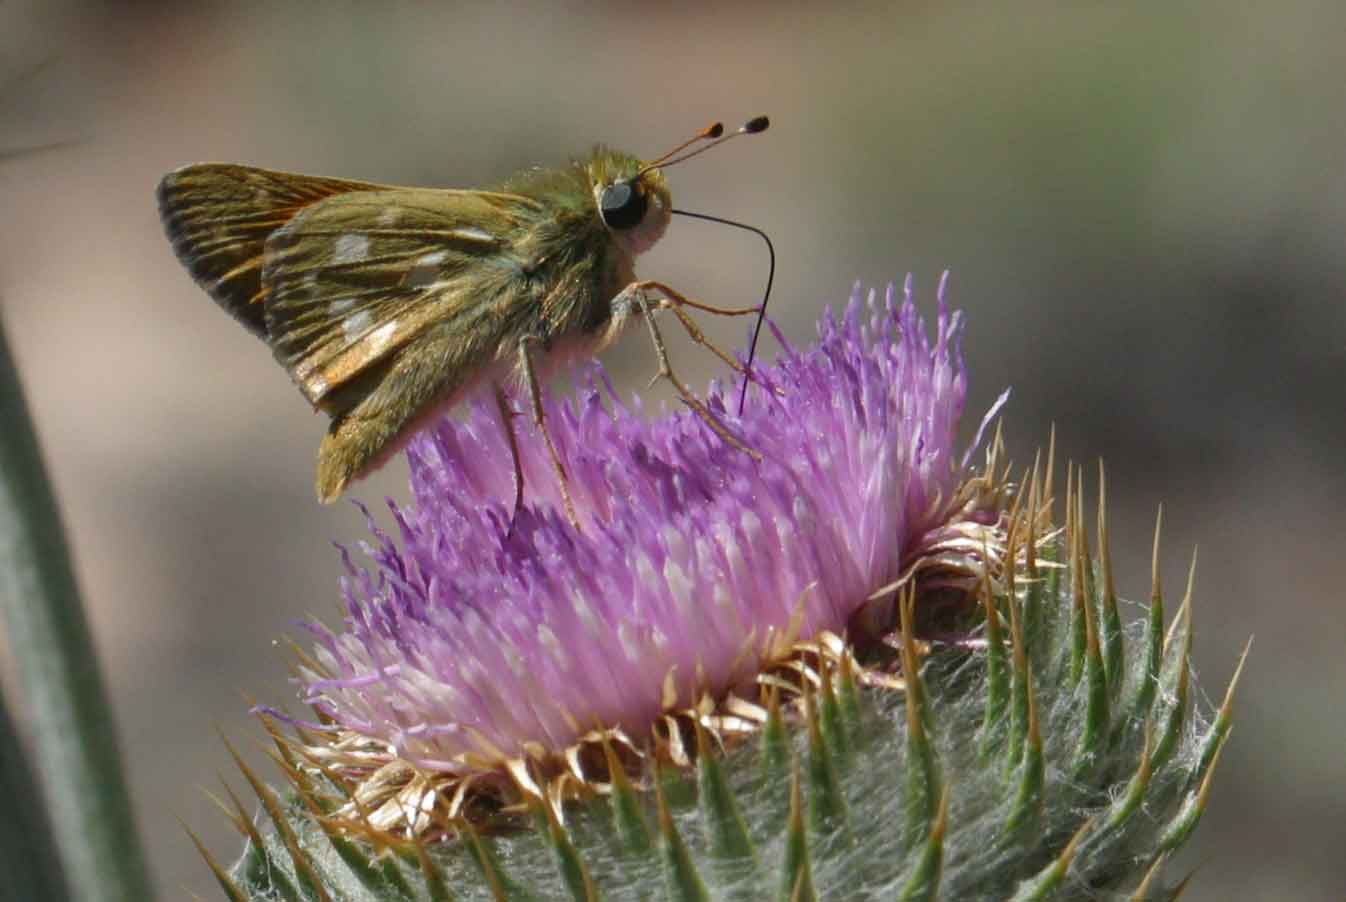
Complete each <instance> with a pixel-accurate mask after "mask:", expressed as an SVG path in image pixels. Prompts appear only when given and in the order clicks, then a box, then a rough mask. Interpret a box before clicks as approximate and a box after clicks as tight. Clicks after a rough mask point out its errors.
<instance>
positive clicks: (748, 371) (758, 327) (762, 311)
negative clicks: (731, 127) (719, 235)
mask: <svg viewBox="0 0 1346 902" xmlns="http://www.w3.org/2000/svg"><path fill="white" fill-rule="evenodd" d="M761 118H762V119H763V120H765V118H766V117H765V116H763V117H761ZM752 121H753V122H756V121H757V120H756V119H754V120H752ZM748 124H749V125H751V124H752V123H751V122H750V123H748ZM745 128H746V126H745ZM762 128H766V125H765V124H764V125H762ZM758 131H761V129H758ZM744 134H751V132H746V133H744ZM730 137H733V135H730ZM673 212H674V213H676V214H678V215H679V216H689V217H691V218H692V219H704V220H706V221H707V222H718V223H719V224H720V225H727V226H733V227H734V228H736V229H743V230H744V231H745V232H752V233H753V234H754V235H758V236H760V237H761V239H762V240H763V241H765V242H766V252H767V255H768V256H769V258H770V261H771V262H770V264H769V265H768V267H767V271H766V291H764V292H763V293H762V306H761V307H759V308H758V310H757V323H756V324H755V325H754V326H753V328H752V340H751V341H749V342H748V362H747V363H746V364H745V365H744V367H743V388H742V390H740V391H739V395H738V415H739V416H743V404H744V402H745V401H746V400H747V398H748V382H749V380H750V379H751V378H752V361H753V356H754V355H755V354H756V353H757V336H758V335H760V334H761V333H762V320H763V319H764V318H765V317H766V305H767V301H769V300H771V283H772V282H774V281H775V279H776V247H775V245H773V244H772V243H771V238H770V236H768V235H767V233H766V232H764V231H762V230H761V229H759V228H757V226H751V225H748V224H747V223H746V222H737V221H735V220H733V219H725V218H723V217H720V216H711V215H710V214H709V213H691V212H689V211H687V210H677V209H675V210H673Z"/></svg>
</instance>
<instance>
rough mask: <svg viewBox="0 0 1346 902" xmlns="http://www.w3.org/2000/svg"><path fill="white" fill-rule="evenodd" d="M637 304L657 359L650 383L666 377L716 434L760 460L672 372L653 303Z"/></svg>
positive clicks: (644, 301) (759, 457)
mask: <svg viewBox="0 0 1346 902" xmlns="http://www.w3.org/2000/svg"><path fill="white" fill-rule="evenodd" d="M636 296H637V297H641V295H640V293H639V292H638V291H637V292H636ZM637 304H638V308H637V309H638V310H639V311H640V313H641V314H643V315H644V317H645V325H647V326H649V328H650V339H651V340H652V341H653V342H654V354H655V356H656V357H657V358H658V360H659V372H657V373H655V375H654V378H653V379H651V380H650V384H651V385H653V384H654V383H655V382H657V381H659V380H660V379H667V380H668V381H669V382H670V383H672V385H673V388H674V389H676V390H677V392H678V396H679V397H681V398H682V401H683V403H684V404H686V405H687V406H688V407H690V408H692V410H693V411H694V412H695V413H696V415H697V416H699V417H701V419H703V420H705V421H706V425H708V426H710V428H711V429H712V430H714V432H715V434H716V435H718V436H719V437H720V438H722V439H724V440H725V441H726V442H727V443H729V444H730V445H732V446H733V447H735V448H737V449H738V450H740V451H742V452H743V453H744V454H747V455H748V456H749V457H751V458H752V459H753V460H761V459H762V455H761V454H760V453H759V452H757V451H755V450H753V449H752V448H749V447H748V446H747V445H745V444H743V442H742V440H740V439H739V438H738V436H736V435H734V433H732V432H730V431H729V427H728V426H726V425H724V423H722V422H720V418H719V417H717V416H715V414H714V413H712V412H711V410H710V408H709V407H707V406H706V405H705V404H704V403H702V402H701V400H700V399H699V398H697V396H696V395H694V394H692V390H691V389H689V388H688V387H687V385H686V383H684V382H683V381H682V380H681V379H679V378H678V376H677V374H676V373H674V372H673V366H672V364H670V363H669V360H668V349H667V348H665V347H664V337H663V335H661V334H660V332H659V326H658V325H657V324H656V323H655V322H654V307H655V305H653V304H651V303H649V302H648V301H646V300H640V301H638V302H637Z"/></svg>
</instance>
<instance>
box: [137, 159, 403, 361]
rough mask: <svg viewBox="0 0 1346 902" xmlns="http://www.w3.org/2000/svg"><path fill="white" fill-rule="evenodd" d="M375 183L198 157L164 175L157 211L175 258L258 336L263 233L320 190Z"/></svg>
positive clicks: (326, 193) (321, 195)
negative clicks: (191, 162) (192, 161)
mask: <svg viewBox="0 0 1346 902" xmlns="http://www.w3.org/2000/svg"><path fill="white" fill-rule="evenodd" d="M379 187H380V186H378V185H374V184H371V183H369V182H356V181H349V180H346V179H332V178H322V177H319V176H309V175H297V174H294V173H288V172H274V171H272V170H269V169H258V168H255V167H252V166H239V165H235V164H231V163H198V164H196V165H192V166H184V167H183V168H181V169H178V170H175V171H174V172H170V173H169V174H168V175H166V176H164V178H163V181H161V182H160V183H159V191H158V197H159V215H160V217H161V218H162V220H163V225H164V231H165V232H167V233H168V238H169V240H170V241H171V242H172V244H173V250H174V251H175V252H176V253H177V256H178V259H179V260H181V261H182V264H183V266H185V267H186V268H187V271H188V272H190V273H191V274H192V277H193V278H194V279H196V281H197V283H198V284H199V285H201V286H202V287H203V288H205V289H206V291H207V292H209V294H210V296H211V297H212V298H214V299H215V301H216V302H217V303H218V304H219V305H220V306H221V307H223V308H224V309H225V310H227V311H229V313H231V314H232V315H233V316H234V317H236V318H237V319H238V320H239V321H240V322H242V323H243V324H244V325H245V326H247V327H248V329H250V330H251V331H252V332H253V333H255V334H257V335H259V336H261V337H262V338H265V337H266V323H265V308H264V304H263V301H264V300H265V297H266V289H265V287H264V286H263V284H262V254H263V248H264V246H265V244H266V239H267V238H268V237H269V236H270V235H271V233H273V232H274V231H275V230H276V229H278V228H280V227H281V226H284V225H285V224H286V223H288V222H289V221H290V220H291V219H293V218H294V216H295V215H296V214H298V213H299V212H300V211H301V210H303V209H305V208H307V207H309V206H311V205H313V204H315V203H318V202H319V201H322V200H324V199H325V198H329V197H333V196H335V195H338V194H343V193H346V192H351V191H368V190H371V189H373V190H377V189H378V188H379Z"/></svg>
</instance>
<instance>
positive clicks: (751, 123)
mask: <svg viewBox="0 0 1346 902" xmlns="http://www.w3.org/2000/svg"><path fill="white" fill-rule="evenodd" d="M715 124H716V125H719V124H720V123H718V122H717V123H715ZM769 125H771V120H770V119H768V118H767V117H765V116H754V117H753V118H752V119H749V120H748V121H747V122H745V123H743V124H742V125H740V126H739V127H738V131H734V132H730V133H729V134H727V135H724V136H723V137H720V135H719V134H716V135H706V137H708V138H714V140H712V141H711V142H710V143H709V144H706V145H704V146H702V147H698V148H697V149H696V150H693V151H692V152H691V153H685V154H683V155H682V156H680V157H674V158H673V159H669V157H672V156H673V154H675V153H677V152H678V151H680V150H682V149H684V148H686V147H690V146H691V145H692V144H693V143H695V141H697V140H700V136H698V137H697V138H695V139H693V140H692V141H688V142H686V143H685V144H684V145H683V146H682V147H679V148H677V150H673V151H671V152H670V153H666V154H664V156H663V157H662V158H661V161H660V162H659V163H657V164H655V163H652V164H650V165H648V166H646V167H645V168H644V169H642V170H641V172H646V171H648V170H650V169H654V168H656V167H657V168H659V169H667V168H668V167H669V166H672V165H673V164H674V163H682V162H685V161H687V160H690V159H691V158H692V157H695V156H698V155H699V154H703V153H705V152H706V151H708V150H710V149H711V148H712V147H719V146H720V145H721V144H723V143H724V142H726V141H731V140H733V139H734V138H737V137H738V136H739V135H755V134H758V133H759V132H764V131H766V130H767V127H768V126H769ZM707 131H709V129H707ZM721 132H723V129H721ZM702 134H705V132H703V133H702Z"/></svg>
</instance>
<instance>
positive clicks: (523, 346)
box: [519, 335, 580, 530]
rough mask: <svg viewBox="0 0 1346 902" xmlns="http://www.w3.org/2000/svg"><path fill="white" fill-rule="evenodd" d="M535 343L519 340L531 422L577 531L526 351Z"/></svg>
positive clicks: (532, 337)
mask: <svg viewBox="0 0 1346 902" xmlns="http://www.w3.org/2000/svg"><path fill="white" fill-rule="evenodd" d="M535 341H541V339H540V338H538V337H537V336H536V335H525V336H524V337H523V338H521V339H519V365H520V367H521V368H522V369H523V374H524V377H525V378H526V379H527V380H528V395H529V399H530V400H531V401H532V404H533V422H534V423H535V424H537V428H538V431H539V432H541V433H542V440H543V441H545V442H546V443H547V453H548V454H549V455H551V465H552V468H553V469H555V470H556V478H557V480H558V483H557V484H558V485H559V486H560V489H561V501H562V502H563V503H564V504H565V509H566V517H567V519H569V520H570V525H572V526H574V527H575V529H576V530H579V528H580V521H579V518H578V517H576V516H575V504H574V502H573V501H571V500H570V487H569V485H568V483H567V478H566V470H565V467H564V466H563V465H562V464H561V455H559V454H557V453H556V444H555V443H554V442H552V440H551V432H550V431H549V430H548V429H547V413H546V411H545V410H543V408H542V386H541V384H540V383H539V382H538V378H537V370H536V369H534V368H533V356H532V354H530V353H529V351H528V346H529V345H530V344H532V343H533V342H535Z"/></svg>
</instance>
